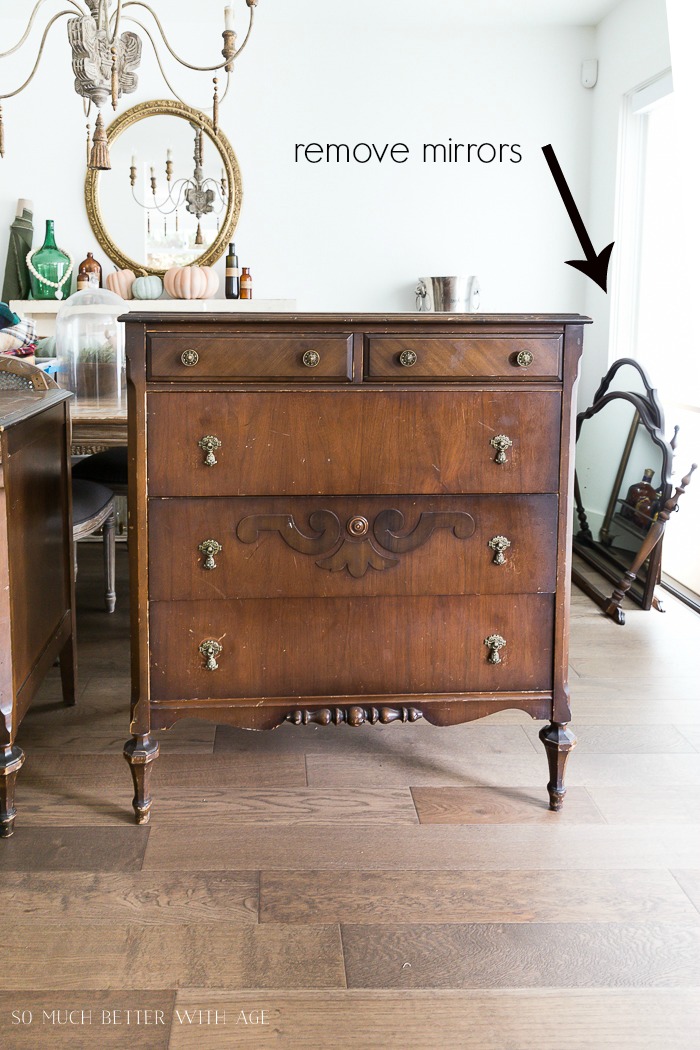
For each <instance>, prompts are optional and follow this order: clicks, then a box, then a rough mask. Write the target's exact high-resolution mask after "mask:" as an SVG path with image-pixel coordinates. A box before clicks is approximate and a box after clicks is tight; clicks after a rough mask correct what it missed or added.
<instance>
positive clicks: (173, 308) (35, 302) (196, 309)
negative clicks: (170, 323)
mask: <svg viewBox="0 0 700 1050" xmlns="http://www.w3.org/2000/svg"><path fill="white" fill-rule="evenodd" d="M9 306H10V309H11V310H13V311H14V312H15V313H16V314H18V315H19V317H21V318H22V319H23V320H29V321H36V331H37V335H38V337H39V338H40V339H45V338H47V337H48V336H51V335H55V332H56V314H57V313H58V309H59V307H60V306H61V301H60V300H59V299H27V300H18V299H15V300H13V301H12V302H11V303H10V304H9ZM296 306H297V304H296V299H125V300H124V313H128V312H129V311H130V310H139V311H154V310H157V311H160V312H161V313H183V311H186V312H188V313H189V312H190V311H191V312H192V313H217V314H221V313H245V314H251V313H253V314H256V313H263V314H269V313H291V312H293V311H294V310H296Z"/></svg>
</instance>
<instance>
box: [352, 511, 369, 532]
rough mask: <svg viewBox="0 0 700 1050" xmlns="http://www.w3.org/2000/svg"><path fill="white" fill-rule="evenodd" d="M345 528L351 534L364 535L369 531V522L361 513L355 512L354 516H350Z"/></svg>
mask: <svg viewBox="0 0 700 1050" xmlns="http://www.w3.org/2000/svg"><path fill="white" fill-rule="evenodd" d="M346 528H347V530H348V532H349V533H350V535H351V536H366V535H367V533H368V532H369V522H368V521H367V518H363V517H362V515H361V514H356V515H355V517H354V518H350V520H349V521H348V523H347V526H346Z"/></svg>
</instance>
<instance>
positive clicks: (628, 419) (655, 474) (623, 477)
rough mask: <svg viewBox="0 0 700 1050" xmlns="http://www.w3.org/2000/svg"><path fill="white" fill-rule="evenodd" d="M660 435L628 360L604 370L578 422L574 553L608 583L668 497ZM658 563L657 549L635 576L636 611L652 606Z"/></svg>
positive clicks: (667, 463) (665, 450)
mask: <svg viewBox="0 0 700 1050" xmlns="http://www.w3.org/2000/svg"><path fill="white" fill-rule="evenodd" d="M623 386H625V387H628V389H622V387H623ZM662 427H663V411H662V409H661V405H660V403H659V401H658V397H657V394H656V391H655V390H654V389H653V388H652V387H651V384H650V383H649V380H648V378H647V376H646V374H645V373H644V372H643V370H642V369H641V368H640V366H639V365H638V364H636V362H632V361H629V360H627V359H622V360H621V361H618V362H615V363H614V364H613V365H612V366H611V368H610V370H609V372H608V373H607V375H606V376H605V377H604V379H603V381H602V383H601V385H600V387H599V389H598V391H597V392H596V395H595V400H594V403H593V405H592V406H591V407H590V408H589V409H587V410H586V411H585V412H582V413H580V414H579V416H578V420H577V442H576V474H575V497H576V511H577V520H576V521H575V523H574V550H575V551H576V553H577V554H579V555H580V556H581V557H582V558H583V559H584V561H586V562H587V563H588V564H589V565H592V566H593V567H594V568H596V569H597V570H598V571H599V572H601V573H602V574H603V575H604V576H606V577H607V578H608V579H610V580H612V581H613V582H617V581H618V580H619V579H620V577H621V576H622V575H623V574H624V573H627V572H628V571H629V570H630V569H631V567H632V566H633V565H634V563H635V560H636V559H637V558H638V556H639V555H640V551H641V548H642V546H643V544H644V543H645V540H646V538H647V536H648V535H649V531H650V529H651V526H652V524H654V522H656V521H657V519H658V514H659V511H660V510H661V509H662V508H663V505H664V503H665V501H666V500H667V499H668V497H669V496H670V492H671V485H670V471H671V461H672V458H673V450H672V448H671V446H670V445H669V444H668V442H667V441H666V439H665V437H664V434H663V430H662ZM642 557H643V555H642ZM660 559H661V544H660V542H657V543H656V545H655V546H654V547H653V548H652V550H651V553H650V554H649V557H648V558H647V559H646V562H645V564H644V565H642V566H641V568H640V569H639V570H638V571H637V573H636V579H635V581H634V583H633V585H632V589H631V591H630V596H631V597H632V598H633V599H634V600H636V601H637V603H638V604H640V605H641V606H642V608H645V609H648V608H650V607H651V605H652V603H653V601H654V597H653V589H654V584H655V583H656V579H657V577H658V573H659V569H660V564H661V562H660ZM574 579H575V582H576V583H578V584H579V586H582V587H583V589H584V590H585V591H586V593H588V594H589V596H590V597H593V598H594V600H598V598H599V597H602V596H601V595H600V593H599V592H597V591H595V588H594V587H593V585H592V584H591V583H590V581H586V583H585V585H584V583H583V582H582V577H581V574H580V573H577V572H575V573H574Z"/></svg>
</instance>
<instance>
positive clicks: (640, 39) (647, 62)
mask: <svg viewBox="0 0 700 1050" xmlns="http://www.w3.org/2000/svg"><path fill="white" fill-rule="evenodd" d="M595 46H596V52H597V57H598V61H599V76H598V84H597V85H596V87H595V89H594V91H593V92H592V95H593V120H592V135H591V143H590V158H591V193H590V200H589V206H588V213H587V214H588V216H589V222H588V231H589V233H590V235H591V239H592V240H593V244H594V246H595V247H596V250H600V249H601V248H603V247H604V246H605V245H606V244H609V242H610V241H611V240H613V238H614V236H615V204H616V200H615V194H616V186H617V169H618V156H619V151H618V147H619V133H620V114H621V109H622V103H623V96H624V95H625V94H626V93H627V92H629V91H632V90H633V89H634V88H635V87H637V86H639V85H640V84H643V83H644V82H645V81H646V80H649V79H651V78H652V77H654V76H656V74H658V73H660V72H662V71H663V70H665V69H667V68H669V67H670V65H671V55H670V51H669V45H668V24H667V20H666V4H665V0H622V3H621V4H620V5H619V6H618V7H616V8H614V10H613V11H611V12H610V14H609V15H608V16H607V17H606V18H604V19H603V21H602V22H601V23H600V24H599V26H598V28H597V33H596V43H595ZM616 250H617V249H616ZM610 278H611V280H610V281H609V285H608V288H609V291H610V293H611V295H612V296H614V294H615V250H613V258H612V262H611V270H610ZM611 295H605V294H604V293H603V292H602V291H601V290H600V289H598V288H597V287H596V286H595V285H594V284H593V283H592V282H587V286H586V298H585V302H584V308H585V312H586V313H588V314H590V315H591V316H592V317H594V319H595V322H596V323H595V324H594V325H593V326H592V327H591V328H590V329H589V330H588V332H587V333H586V342H585V353H584V357H583V364H582V368H581V384H580V387H579V405H580V406H581V407H582V408H583V407H586V406H588V405H589V404H590V403H591V400H592V395H593V394H594V392H595V390H596V388H597V387H598V384H599V383H600V380H601V378H602V376H603V375H604V374H605V372H606V371H607V369H608V366H609V364H610V363H611V361H612V356H611V353H610V303H611ZM613 356H616V355H613Z"/></svg>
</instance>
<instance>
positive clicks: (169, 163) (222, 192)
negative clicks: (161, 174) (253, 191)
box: [129, 125, 228, 245]
mask: <svg viewBox="0 0 700 1050" xmlns="http://www.w3.org/2000/svg"><path fill="white" fill-rule="evenodd" d="M192 127H193V129H194V157H193V159H194V172H193V174H192V175H190V176H189V178H176V177H175V171H174V163H173V157H172V150H170V149H169V150H168V151H167V153H166V159H165V165H164V167H165V180H166V185H165V187H164V189H161V188H159V185H158V178H157V176H156V169H155V166H152V167H151V192H150V200H149V198H148V195H146V196H145V197H144V199H143V200H140V199H139V196H138V194H137V188H136V184H137V181H138V173H137V166H136V155H134V156H133V157H132V158H131V169H130V174H129V181H130V182H131V193H132V196H133V199H134V200H135V201H136V203H137V204H138V205H139V207H140V208H143V209H144V210H145V211H146V213H147V217H148V232H149V233H150V232H151V213H152V212H153V211H156V212H159V213H160V214H161V215H162V216H163V221H164V227H163V229H164V235H165V236H167V233H168V226H167V220H168V217H169V216H171V215H174V216H175V232H176V233H178V232H179V229H180V220H179V209H180V207H181V206H182V205H184V207H185V209H186V211H188V212H189V213H190V214H191V215H194V217H195V218H196V219H197V233H196V236H195V242H194V243H195V244H196V245H201V244H203V243H204V239H203V237H202V225H201V220H202V218H203V217H204V216H205V215H211V214H212V213H214V214H216V215H217V216H218V215H220V214H222V213H223V212H224V211H225V209H226V204H227V202H228V184H227V181H226V172H225V171H222V172H221V179H220V180H219V179H213V178H207V177H206V176H205V174H204V169H203V163H204V132H203V130H202V128H201V127H200V128H198V127H195V126H194V125H192ZM173 180H175V181H173ZM216 228H217V231H218V229H219V221H218V219H217V223H216Z"/></svg>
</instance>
